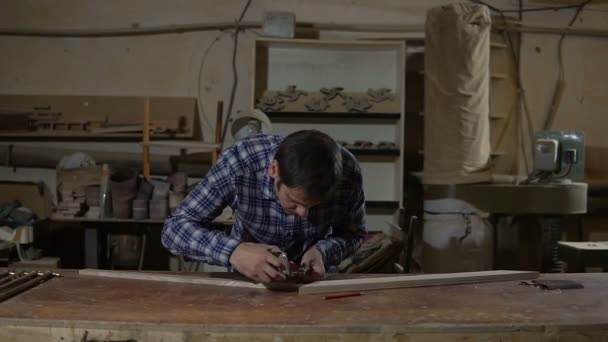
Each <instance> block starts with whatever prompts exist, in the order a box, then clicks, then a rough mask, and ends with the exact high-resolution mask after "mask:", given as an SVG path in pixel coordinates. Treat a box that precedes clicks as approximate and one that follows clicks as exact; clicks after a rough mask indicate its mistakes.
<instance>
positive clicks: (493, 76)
mask: <svg viewBox="0 0 608 342" xmlns="http://www.w3.org/2000/svg"><path fill="white" fill-rule="evenodd" d="M407 72H411V73H415V74H421V75H424V70H412V71H407ZM507 78H509V76H508V75H507V74H501V73H491V74H490V79H493V80H504V79H507Z"/></svg>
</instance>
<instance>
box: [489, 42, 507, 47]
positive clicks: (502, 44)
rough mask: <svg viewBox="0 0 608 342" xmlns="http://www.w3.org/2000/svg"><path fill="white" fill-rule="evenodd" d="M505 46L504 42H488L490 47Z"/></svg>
mask: <svg viewBox="0 0 608 342" xmlns="http://www.w3.org/2000/svg"><path fill="white" fill-rule="evenodd" d="M507 47H508V45H507V44H505V43H499V42H490V48H492V49H506V48H507Z"/></svg>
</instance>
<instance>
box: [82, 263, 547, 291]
mask: <svg viewBox="0 0 608 342" xmlns="http://www.w3.org/2000/svg"><path fill="white" fill-rule="evenodd" d="M78 274H79V275H84V276H96V277H108V278H119V279H132V280H144V281H164V282H171V283H187V284H199V285H211V286H222V287H224V286H226V287H236V288H242V289H265V286H264V285H262V284H256V283H252V282H249V281H242V280H227V279H214V278H206V277H193V276H183V275H172V274H158V273H144V272H128V271H106V270H95V269H84V270H80V271H78ZM535 278H538V272H528V271H482V272H464V273H445V274H424V275H412V276H407V275H402V276H387V277H381V278H378V277H371V278H357V279H346V280H323V281H317V282H314V283H312V284H307V285H303V286H301V287H300V288H299V294H300V295H304V294H314V293H327V292H339V291H364V290H381V289H396V288H406V287H419V286H437V285H454V284H468V283H483V282H494V281H510V280H528V279H535Z"/></svg>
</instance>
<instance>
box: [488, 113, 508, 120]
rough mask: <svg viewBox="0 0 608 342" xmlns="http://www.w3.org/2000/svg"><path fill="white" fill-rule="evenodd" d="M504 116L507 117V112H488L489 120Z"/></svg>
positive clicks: (499, 118)
mask: <svg viewBox="0 0 608 342" xmlns="http://www.w3.org/2000/svg"><path fill="white" fill-rule="evenodd" d="M506 117H507V114H503V113H496V114H490V120H501V119H504V118H506Z"/></svg>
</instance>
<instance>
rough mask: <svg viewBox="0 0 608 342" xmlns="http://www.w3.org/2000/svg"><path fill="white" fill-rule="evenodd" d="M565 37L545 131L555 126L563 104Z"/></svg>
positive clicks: (569, 25) (573, 17)
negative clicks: (561, 103) (559, 109)
mask: <svg viewBox="0 0 608 342" xmlns="http://www.w3.org/2000/svg"><path fill="white" fill-rule="evenodd" d="M590 2H591V0H587V1H585V2H583V3H581V4H579V5H578V8H577V10H576V12H575V13H574V16H572V19H571V20H570V23H569V24H568V27H571V26H572V25H573V24H574V22H575V21H576V19H577V18H578V16H579V15H580V13H581V12H582V11H583V8H584V7H585V6H587V4H589V3H590ZM565 37H566V35H565V34H562V35H561V36H560V37H559V42H558V43H557V63H558V68H557V81H556V83H555V88H554V90H553V96H552V97H551V105H550V106H549V113H548V114H547V118H546V120H545V124H544V125H543V129H545V130H548V129H550V128H551V126H553V121H554V120H555V116H556V115H557V110H558V108H559V104H560V102H561V95H562V93H563V91H564V87H565V86H566V84H565V81H564V78H565V77H564V74H565V70H564V60H563V59H564V57H563V55H564V50H563V43H564V38H565Z"/></svg>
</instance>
